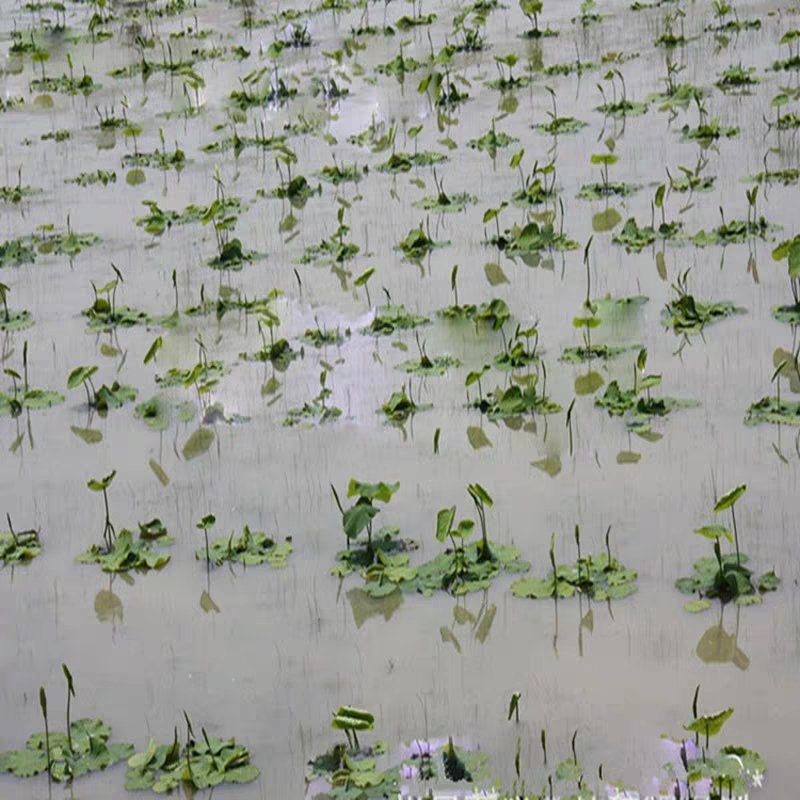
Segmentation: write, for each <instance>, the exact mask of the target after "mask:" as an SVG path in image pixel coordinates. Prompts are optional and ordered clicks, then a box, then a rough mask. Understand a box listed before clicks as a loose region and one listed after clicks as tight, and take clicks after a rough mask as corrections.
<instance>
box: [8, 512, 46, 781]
mask: <svg viewBox="0 0 800 800" xmlns="http://www.w3.org/2000/svg"><path fill="white" fill-rule="evenodd" d="M6 520H7V522H8V530H7V531H0V562H2V564H3V566H6V567H9V566H10V567H14V566H16V565H18V564H21V565H25V564H29V563H30V562H31V561H33V559H34V558H36V556H38V555H39V553H41V551H42V542H41V539H40V538H39V531H38V530H33V529H31V530H27V531H15V530H14V526H13V524H12V523H11V515H10V514H8V513H7V514H6ZM0 763H2V756H0ZM2 771H3V770H2V767H1V766H0V772H2Z"/></svg>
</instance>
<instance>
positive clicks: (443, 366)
mask: <svg viewBox="0 0 800 800" xmlns="http://www.w3.org/2000/svg"><path fill="white" fill-rule="evenodd" d="M416 341H417V349H418V350H419V358H412V359H409V360H408V361H403V362H402V363H401V364H398V365H397V368H398V369H400V370H402V371H403V372H409V373H412V374H413V375H425V376H429V375H437V376H438V375H444V374H445V373H446V372H447V370H448V369H450V368H451V367H459V366H461V362H460V361H459V360H458V359H457V358H453V356H449V355H442V356H434V357H433V358H431V357H430V356H429V355H428V354H427V352H425V343H424V342H422V343H420V340H419V334H418V333H417V334H416Z"/></svg>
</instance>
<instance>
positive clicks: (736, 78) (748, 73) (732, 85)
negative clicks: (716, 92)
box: [715, 62, 759, 92]
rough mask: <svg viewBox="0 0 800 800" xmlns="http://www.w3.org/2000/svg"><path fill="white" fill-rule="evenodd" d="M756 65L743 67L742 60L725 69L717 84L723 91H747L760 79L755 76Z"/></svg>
mask: <svg viewBox="0 0 800 800" xmlns="http://www.w3.org/2000/svg"><path fill="white" fill-rule="evenodd" d="M755 71H756V68H755V67H743V66H742V64H741V62H740V63H739V64H737V65H735V66H730V67H728V68H727V69H725V70H724V71H723V72H722V74H721V75H720V77H719V80H718V81H717V82H716V84H715V85H716V86H717V88H719V89H722V91H723V92H742V91H747V90H748V89H749V88H750V87H751V86H755V85H756V84H757V83H758V82H759V80H758V78H756V77H755V74H754V73H755Z"/></svg>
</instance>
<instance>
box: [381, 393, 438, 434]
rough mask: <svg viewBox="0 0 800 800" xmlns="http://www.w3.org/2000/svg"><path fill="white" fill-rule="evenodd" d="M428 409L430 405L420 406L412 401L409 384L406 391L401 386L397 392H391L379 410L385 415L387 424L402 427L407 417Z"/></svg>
mask: <svg viewBox="0 0 800 800" xmlns="http://www.w3.org/2000/svg"><path fill="white" fill-rule="evenodd" d="M429 408H431V406H430V405H421V404H419V403H417V402H416V401H415V400H414V398H413V397H412V395H411V384H410V383H409V385H408V389H406V387H405V386H403V387H402V388H401V389H400V390H399V391H396V392H392V394H391V395H390V396H389V399H388V400H387V401H386V402H385V403H384V404H383V405H382V406H381V408H380V410H381V411H382V412H383V413H384V414H385V415H386V419H387V421H388V422H391V423H393V424H395V425H402V424H403V423H404V422H406V421H407V420H408V419H409V417H412V416H414V414H416V413H418V412H420V411H425V410H427V409H429Z"/></svg>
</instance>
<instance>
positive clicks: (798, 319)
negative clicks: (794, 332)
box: [772, 235, 800, 325]
mask: <svg viewBox="0 0 800 800" xmlns="http://www.w3.org/2000/svg"><path fill="white" fill-rule="evenodd" d="M772 258H773V260H774V261H784V260H785V261H786V264H787V270H788V274H789V285H790V287H791V290H792V299H793V300H794V303H793V304H792V305H785V306H775V308H773V309H772V316H773V317H775V319H777V320H778V321H779V322H788V323H790V324H791V325H795V324H797V323H800V235H798V236H795V237H794V238H793V239H786V240H784V241H783V242H781V243H780V244H779V245H778V246H777V247H776V248H775V249H774V250H773V251H772Z"/></svg>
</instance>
